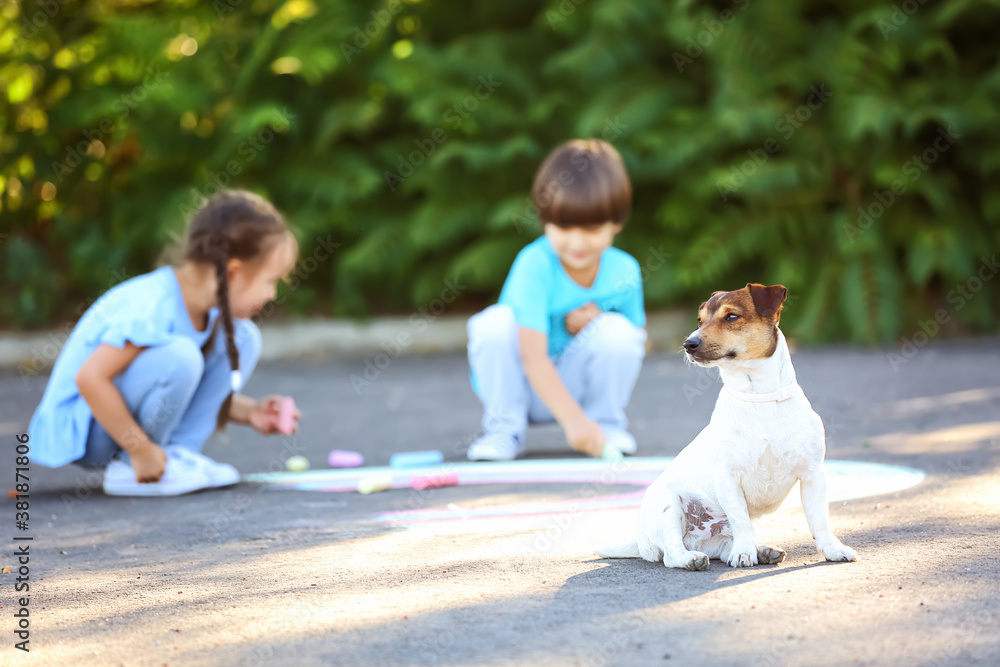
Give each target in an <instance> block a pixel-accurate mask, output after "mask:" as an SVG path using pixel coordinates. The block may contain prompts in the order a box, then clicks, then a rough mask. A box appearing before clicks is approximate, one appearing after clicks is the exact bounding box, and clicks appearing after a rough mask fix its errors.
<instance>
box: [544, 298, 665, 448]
mask: <svg viewBox="0 0 1000 667" xmlns="http://www.w3.org/2000/svg"><path fill="white" fill-rule="evenodd" d="M645 343H646V332H645V330H643V329H641V328H639V327H637V326H635V325H634V324H632V322H631V321H630V320H629V319H628V318H627V317H625V316H624V315H621V314H618V313H603V314H601V315H598V316H597V317H595V318H594V319H593V320H592V321H591V322H590V324H588V325H587V326H586V327H584V329H583V331H581V332H580V333H578V334H577V335H576V336H575V337H574V338H573V340H572V342H571V343H570V345H569V347H567V348H566V349H565V350H564V351H563V353H562V354H561V355H560V356H559V358H558V359H557V360H556V369H557V370H558V371H559V376H560V377H561V378H562V380H563V383H565V385H566V388H567V389H568V390H569V392H570V394H572V395H573V397H574V398H576V399H577V400H578V401H579V403H580V407H581V408H583V411H584V412H585V413H586V415H587V417H589V418H590V419H593V420H594V421H595V422H597V423H598V424H600V426H601V428H602V429H604V430H605V433H606V434H608V433H610V432H612V431H624V430H625V427H626V426H627V425H628V419H627V418H626V416H625V406H626V405H628V401H629V398H631V396H632V389H633V388H634V387H635V382H636V380H637V379H638V378H639V369H640V368H641V367H642V359H643V357H644V356H645Z"/></svg>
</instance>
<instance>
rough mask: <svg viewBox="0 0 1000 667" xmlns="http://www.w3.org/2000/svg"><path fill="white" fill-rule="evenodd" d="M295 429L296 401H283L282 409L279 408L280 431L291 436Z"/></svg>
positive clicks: (287, 399) (286, 399)
mask: <svg viewBox="0 0 1000 667" xmlns="http://www.w3.org/2000/svg"><path fill="white" fill-rule="evenodd" d="M294 428H295V401H293V400H292V399H291V398H288V397H286V398H283V399H281V407H280V408H278V430H279V431H281V432H282V433H284V434H285V435H291V434H292V429H294Z"/></svg>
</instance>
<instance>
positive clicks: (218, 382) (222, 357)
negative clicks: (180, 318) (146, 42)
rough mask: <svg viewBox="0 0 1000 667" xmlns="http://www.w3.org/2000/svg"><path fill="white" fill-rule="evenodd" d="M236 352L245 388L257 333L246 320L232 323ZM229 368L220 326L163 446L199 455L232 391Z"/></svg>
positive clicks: (257, 348)
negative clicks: (170, 446) (199, 378)
mask: <svg viewBox="0 0 1000 667" xmlns="http://www.w3.org/2000/svg"><path fill="white" fill-rule="evenodd" d="M233 328H234V333H235V337H236V349H237V350H239V353H240V375H241V376H242V378H243V386H244V387H245V386H246V384H247V382H248V381H249V380H250V376H251V375H252V374H253V371H254V369H255V368H256V367H257V361H258V360H259V359H260V351H261V343H262V339H261V335H260V329H258V328H257V325H256V324H254V323H253V322H251V321H250V320H234V321H233ZM231 371H232V368H231V367H230V364H229V357H228V356H226V343H225V337H224V336H223V330H222V328H221V326H220V328H219V331H218V332H216V337H215V345H214V346H213V348H212V350H210V351H209V353H208V355H207V358H206V359H205V370H204V374H203V375H202V377H201V382H200V383H198V385H197V388H196V389H195V391H194V395H193V397H192V398H191V400H190V402H189V403H188V404H187V406H186V407H187V409H186V410H185V411H184V413H183V415H182V416H181V417H180V421H179V423H178V424H177V425H176V428H174V429H171V432H170V435H169V441H168V442H165V443H164V444H171V445H178V446H180V447H184V448H185V449H190V450H192V451H194V452H201V449H202V447H203V446H204V445H205V441H206V440H208V437H209V436H210V435H212V433H213V432H214V431H215V426H216V418H217V417H218V414H219V409H220V408H221V407H222V403H223V401H225V400H226V396H228V395H229V392H230V390H231V388H232V386H231V384H230V373H231Z"/></svg>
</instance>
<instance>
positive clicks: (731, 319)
mask: <svg viewBox="0 0 1000 667" xmlns="http://www.w3.org/2000/svg"><path fill="white" fill-rule="evenodd" d="M738 319H740V316H739V315H737V314H736V313H729V314H728V315H726V317H725V320H726V321H727V322H735V321H736V320H738Z"/></svg>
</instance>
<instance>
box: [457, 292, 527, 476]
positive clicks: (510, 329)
mask: <svg viewBox="0 0 1000 667" xmlns="http://www.w3.org/2000/svg"><path fill="white" fill-rule="evenodd" d="M468 331H469V365H470V366H471V368H472V376H473V389H474V390H475V392H476V395H477V396H479V399H480V400H481V401H482V402H483V407H484V408H485V412H484V415H483V430H484V431H485V433H486V435H485V436H484V438H483V439H480V440H481V441H483V442H485V439H492V441H493V443H494V444H492V445H489V446H488V447H486V449H489V450H490V452H492V450H493V449H496V448H497V447H498V446H499V445H500V444H503V443H504V442H506V443H509V444H510V445H511V446H509V447H501V449H509V450H510V451H509V452H499V451H498V452H495V453H492V454H491V453H489V452H485V451H484V452H481V453H483V454H489V456H488V458H513V457H514V456H516V455H517V453H519V451H520V450H521V449H522V448H523V447H522V443H523V442H524V433H525V429H526V428H527V426H528V403H529V400H530V398H529V388H528V379H527V377H525V375H524V368H523V367H522V365H521V354H520V347H519V344H518V326H517V321H516V320H515V319H514V313H513V312H512V311H511V309H510V307H508V306H502V305H499V304H497V305H493V306H490V307H489V308H487V309H486V310H484V311H482V312H481V313H478V314H476V315H473V316H472V318H470V319H469V325H468ZM477 448H478V449H483V448H484V445H482V444H480V443H473V445H472V447H471V448H470V451H469V455H470V458H473V457H475V455H476V451H477ZM494 454H495V455H494ZM506 454H509V456H507V455H506Z"/></svg>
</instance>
